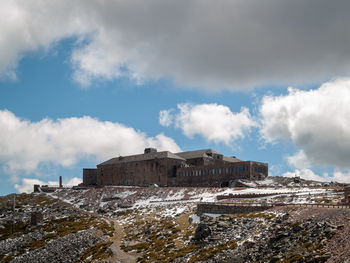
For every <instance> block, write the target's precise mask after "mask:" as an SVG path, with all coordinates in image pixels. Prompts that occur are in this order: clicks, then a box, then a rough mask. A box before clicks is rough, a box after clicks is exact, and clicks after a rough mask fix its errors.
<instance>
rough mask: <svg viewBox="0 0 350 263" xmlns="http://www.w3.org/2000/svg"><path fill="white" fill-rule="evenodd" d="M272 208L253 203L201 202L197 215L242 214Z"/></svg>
mask: <svg viewBox="0 0 350 263" xmlns="http://www.w3.org/2000/svg"><path fill="white" fill-rule="evenodd" d="M269 208H271V206H258V205H256V206H253V205H249V206H248V205H229V204H227V205H225V204H209V203H201V204H198V205H197V215H199V216H200V215H202V214H203V213H210V214H240V213H246V212H257V211H264V210H266V209H269Z"/></svg>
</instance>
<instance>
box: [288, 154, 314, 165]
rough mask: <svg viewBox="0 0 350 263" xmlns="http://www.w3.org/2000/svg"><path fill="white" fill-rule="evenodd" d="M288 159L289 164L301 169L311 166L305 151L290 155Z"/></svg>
mask: <svg viewBox="0 0 350 263" xmlns="http://www.w3.org/2000/svg"><path fill="white" fill-rule="evenodd" d="M287 161H288V163H289V165H291V166H293V167H295V168H299V169H303V168H310V166H311V164H310V162H309V160H308V159H307V156H306V154H305V153H304V151H299V152H297V153H296V154H295V155H292V156H288V157H287Z"/></svg>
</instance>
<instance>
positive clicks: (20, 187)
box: [15, 177, 82, 193]
mask: <svg viewBox="0 0 350 263" xmlns="http://www.w3.org/2000/svg"><path fill="white" fill-rule="evenodd" d="M81 182H82V179H81V178H78V177H73V178H72V179H70V180H69V181H68V182H67V183H65V182H63V185H64V186H73V185H78V184H80V183H81ZM35 184H38V185H51V186H58V182H54V181H49V182H44V181H41V180H38V179H35V178H23V179H22V180H21V184H15V189H16V190H17V191H18V192H19V193H32V192H33V189H34V185H35Z"/></svg>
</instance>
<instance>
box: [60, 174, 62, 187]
mask: <svg viewBox="0 0 350 263" xmlns="http://www.w3.org/2000/svg"><path fill="white" fill-rule="evenodd" d="M60 188H62V176H60Z"/></svg>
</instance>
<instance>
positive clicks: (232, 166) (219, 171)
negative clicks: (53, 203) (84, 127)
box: [83, 148, 268, 187]
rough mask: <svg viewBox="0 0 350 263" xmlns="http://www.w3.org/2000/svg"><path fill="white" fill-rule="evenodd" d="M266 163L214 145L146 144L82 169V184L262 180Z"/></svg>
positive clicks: (208, 183) (197, 183) (221, 183)
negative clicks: (180, 148) (172, 148)
mask: <svg viewBox="0 0 350 263" xmlns="http://www.w3.org/2000/svg"><path fill="white" fill-rule="evenodd" d="M267 175H268V165H267V163H261V162H253V161H241V160H239V159H237V158H236V157H227V156H224V155H223V154H221V153H219V152H216V151H214V150H211V149H205V150H197V151H189V152H180V153H171V152H169V151H163V152H157V150H156V149H152V148H147V149H145V152H144V153H143V154H137V155H129V156H119V157H116V158H112V159H110V160H108V161H106V162H103V163H101V164H98V165H97V169H84V170H83V185H85V186H93V185H97V186H105V185H130V186H150V185H159V186H215V187H223V186H230V185H233V184H234V183H235V181H237V180H238V179H250V180H262V179H264V178H265V177H266V176H267Z"/></svg>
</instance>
